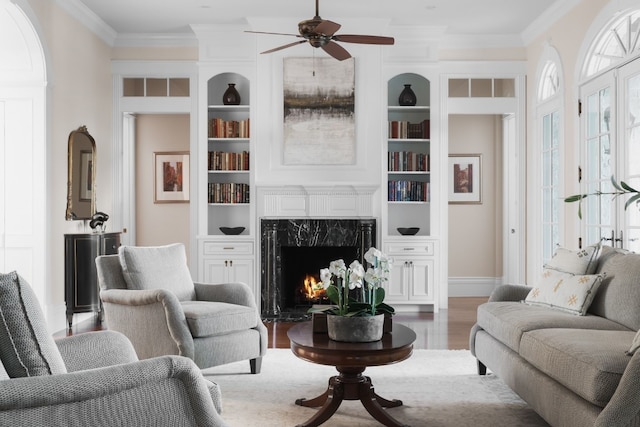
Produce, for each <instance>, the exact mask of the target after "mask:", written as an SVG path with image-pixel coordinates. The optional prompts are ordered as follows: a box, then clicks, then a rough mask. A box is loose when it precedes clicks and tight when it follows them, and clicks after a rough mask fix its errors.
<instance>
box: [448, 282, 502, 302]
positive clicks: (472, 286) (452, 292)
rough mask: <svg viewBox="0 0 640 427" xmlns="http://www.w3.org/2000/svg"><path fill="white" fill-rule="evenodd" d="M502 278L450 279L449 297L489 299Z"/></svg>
mask: <svg viewBox="0 0 640 427" xmlns="http://www.w3.org/2000/svg"><path fill="white" fill-rule="evenodd" d="M501 284H502V278H501V277H449V297H488V296H489V295H491V292H493V290H494V289H495V288H496V286H499V285H501Z"/></svg>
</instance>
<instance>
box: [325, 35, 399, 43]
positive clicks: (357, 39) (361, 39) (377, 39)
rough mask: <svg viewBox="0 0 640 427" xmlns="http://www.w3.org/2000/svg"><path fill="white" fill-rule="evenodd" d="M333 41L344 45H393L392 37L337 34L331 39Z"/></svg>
mask: <svg viewBox="0 0 640 427" xmlns="http://www.w3.org/2000/svg"><path fill="white" fill-rule="evenodd" d="M332 38H333V40H336V41H339V42H346V43H360V44H394V43H395V40H394V38H393V37H384V36H364V35H361V34H338V35H336V36H333V37H332Z"/></svg>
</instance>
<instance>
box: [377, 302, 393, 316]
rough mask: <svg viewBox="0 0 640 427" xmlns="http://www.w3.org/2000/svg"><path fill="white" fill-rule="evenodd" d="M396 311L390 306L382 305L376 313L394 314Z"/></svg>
mask: <svg viewBox="0 0 640 427" xmlns="http://www.w3.org/2000/svg"><path fill="white" fill-rule="evenodd" d="M395 312H396V311H395V310H394V308H393V307H391V306H390V305H389V304H385V303H381V304H380V305H378V306H377V307H376V313H378V314H380V313H386V314H394V313H395Z"/></svg>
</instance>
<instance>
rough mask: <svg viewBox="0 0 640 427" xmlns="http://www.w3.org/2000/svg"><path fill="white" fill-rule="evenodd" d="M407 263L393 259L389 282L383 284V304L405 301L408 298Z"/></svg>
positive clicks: (403, 260)
mask: <svg viewBox="0 0 640 427" xmlns="http://www.w3.org/2000/svg"><path fill="white" fill-rule="evenodd" d="M408 267H409V262H408V261H407V260H405V259H395V260H394V261H393V267H392V268H391V274H390V277H389V281H388V282H387V283H385V286H384V288H385V289H384V291H385V297H384V299H385V302H388V303H392V302H400V301H407V300H408V298H409V292H408V286H409V280H410V278H409V268H408Z"/></svg>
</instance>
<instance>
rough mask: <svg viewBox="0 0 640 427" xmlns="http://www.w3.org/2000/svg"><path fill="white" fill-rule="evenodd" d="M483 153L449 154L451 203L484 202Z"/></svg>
mask: <svg viewBox="0 0 640 427" xmlns="http://www.w3.org/2000/svg"><path fill="white" fill-rule="evenodd" d="M481 167H482V155H481V154H449V172H448V180H449V203H450V204H474V203H475V204H480V203H482V181H481V177H482V174H481V169H480V168H481Z"/></svg>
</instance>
